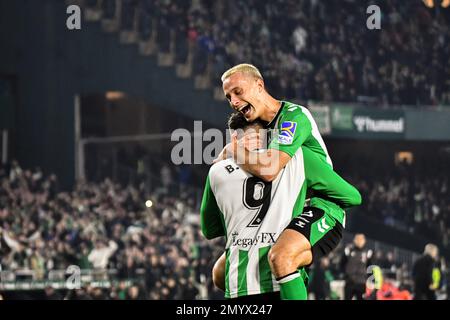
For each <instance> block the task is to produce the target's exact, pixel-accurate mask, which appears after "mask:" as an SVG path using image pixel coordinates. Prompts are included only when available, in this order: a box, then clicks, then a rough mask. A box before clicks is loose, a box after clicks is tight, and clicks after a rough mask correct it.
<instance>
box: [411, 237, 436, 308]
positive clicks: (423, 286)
mask: <svg viewBox="0 0 450 320" xmlns="http://www.w3.org/2000/svg"><path fill="white" fill-rule="evenodd" d="M438 254H439V250H438V247H437V246H436V245H434V244H431V243H429V244H427V245H426V246H425V250H424V252H423V255H422V256H421V257H420V258H419V259H418V260H417V261H416V262H415V263H414V266H413V272H412V274H413V279H414V300H436V293H435V290H436V289H437V286H436V284H435V283H433V270H434V268H435V265H436V262H437V259H438Z"/></svg>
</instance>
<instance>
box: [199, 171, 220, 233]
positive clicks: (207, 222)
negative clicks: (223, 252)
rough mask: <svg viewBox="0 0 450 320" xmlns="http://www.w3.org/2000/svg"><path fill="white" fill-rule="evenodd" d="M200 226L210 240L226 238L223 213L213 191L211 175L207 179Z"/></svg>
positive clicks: (201, 207)
mask: <svg viewBox="0 0 450 320" xmlns="http://www.w3.org/2000/svg"><path fill="white" fill-rule="evenodd" d="M200 225H201V230H202V233H203V235H204V236H205V238H206V239H208V240H211V239H214V238H217V237H222V236H225V229H224V225H223V221H222V212H221V211H220V209H219V207H218V206H217V202H216V197H215V196H214V193H213V191H212V189H211V185H210V182H209V175H208V176H207V178H206V183H205V189H204V191H203V198H202V204H201V206H200Z"/></svg>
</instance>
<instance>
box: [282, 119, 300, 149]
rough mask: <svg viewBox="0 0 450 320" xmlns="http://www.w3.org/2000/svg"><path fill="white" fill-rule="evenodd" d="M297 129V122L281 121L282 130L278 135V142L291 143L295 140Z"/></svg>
mask: <svg viewBox="0 0 450 320" xmlns="http://www.w3.org/2000/svg"><path fill="white" fill-rule="evenodd" d="M295 129H297V122H293V121H284V122H283V123H281V132H280V134H279V135H278V143H279V144H291V143H292V142H293V141H294V135H295Z"/></svg>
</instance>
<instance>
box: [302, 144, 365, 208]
mask: <svg viewBox="0 0 450 320" xmlns="http://www.w3.org/2000/svg"><path fill="white" fill-rule="evenodd" d="M302 151H303V159H304V162H305V175H306V182H307V185H308V188H310V189H312V190H314V192H315V194H317V195H319V196H322V197H324V198H325V199H326V200H329V201H331V202H334V203H335V204H337V205H339V206H340V207H341V208H343V209H346V208H350V207H354V206H358V205H360V204H361V201H362V199H361V194H360V193H359V191H358V190H357V189H356V188H355V187H354V186H352V185H351V184H350V183H348V182H347V181H345V180H344V179H343V178H342V177H341V176H340V175H338V174H337V173H336V172H335V171H334V170H333V169H332V168H331V166H330V165H329V164H328V163H326V162H324V161H323V160H322V159H320V158H319V157H318V156H317V155H316V154H314V153H313V152H312V151H311V150H309V149H308V148H302Z"/></svg>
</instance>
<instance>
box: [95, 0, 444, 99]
mask: <svg viewBox="0 0 450 320" xmlns="http://www.w3.org/2000/svg"><path fill="white" fill-rule="evenodd" d="M117 3H120V5H121V11H120V28H121V30H129V31H131V30H136V32H138V34H139V38H140V39H141V40H146V39H148V38H149V37H151V35H152V34H153V32H154V31H155V34H157V39H156V40H157V43H158V50H159V51H160V52H171V51H173V53H174V55H175V61H176V63H179V64H183V63H186V62H187V60H188V57H189V52H190V48H194V49H193V51H194V54H193V73H194V75H201V74H207V75H208V76H209V77H210V78H211V81H212V83H213V84H214V85H215V86H218V85H219V84H220V81H219V79H220V75H221V74H222V72H223V70H226V69H227V68H228V67H231V66H232V65H235V64H238V63H241V62H242V61H251V62H252V63H253V64H255V65H257V66H258V67H259V68H260V69H261V70H264V75H265V78H266V84H267V85H268V86H269V87H270V91H271V92H272V93H273V94H274V95H275V96H278V97H284V98H286V99H293V98H296V99H298V100H300V101H309V100H315V101H323V102H367V103H374V104H375V103H376V105H379V106H389V105H439V104H441V105H445V104H449V103H450V82H449V81H448V79H449V78H450V61H449V59H450V46H449V43H450V31H449V30H450V13H449V10H444V9H442V8H440V7H439V6H436V7H435V8H433V9H430V8H427V7H426V6H425V5H424V4H423V3H422V1H401V2H400V1H395V0H380V1H377V2H376V4H377V5H378V6H380V8H381V12H382V16H381V26H382V32H381V31H377V30H374V31H369V30H368V29H367V27H366V20H367V18H368V16H369V15H368V14H367V13H366V9H367V7H368V6H369V5H370V4H372V1H369V0H366V1H357V0H345V1H340V0H330V1H317V0H280V1H277V2H267V1H257V0H247V1H243V0H230V1H211V0H192V1H184V0H159V1H154V0H144V1H136V0H122V1H120V2H115V1H103V2H99V1H97V0H88V1H87V5H88V6H90V7H91V8H93V7H100V8H101V10H102V12H103V17H106V18H113V17H114V16H115V15H117V11H116V6H117Z"/></svg>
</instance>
